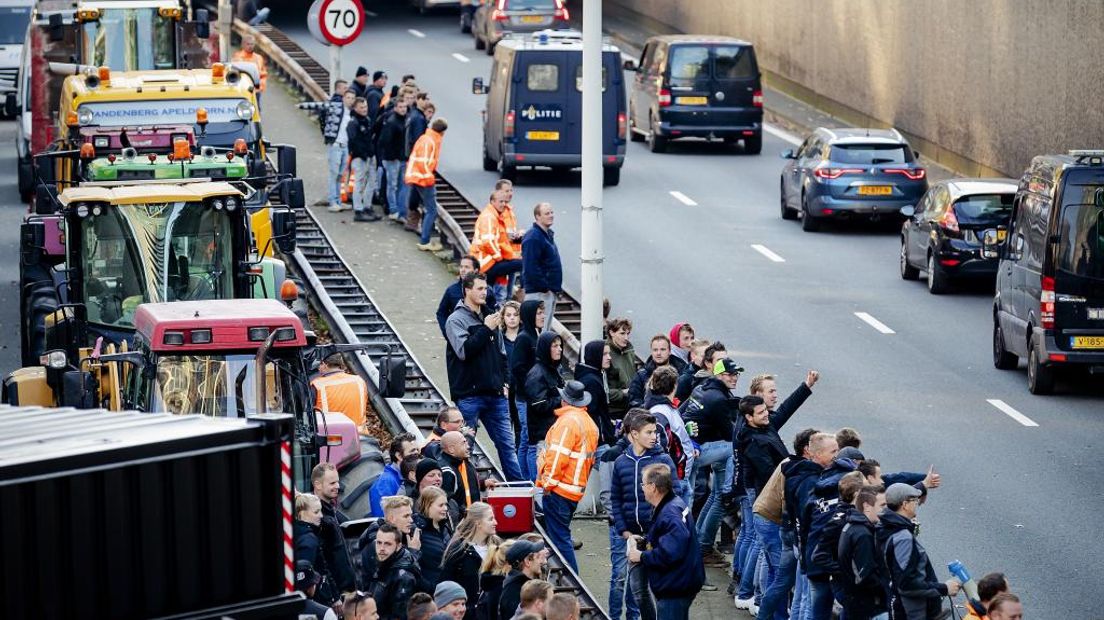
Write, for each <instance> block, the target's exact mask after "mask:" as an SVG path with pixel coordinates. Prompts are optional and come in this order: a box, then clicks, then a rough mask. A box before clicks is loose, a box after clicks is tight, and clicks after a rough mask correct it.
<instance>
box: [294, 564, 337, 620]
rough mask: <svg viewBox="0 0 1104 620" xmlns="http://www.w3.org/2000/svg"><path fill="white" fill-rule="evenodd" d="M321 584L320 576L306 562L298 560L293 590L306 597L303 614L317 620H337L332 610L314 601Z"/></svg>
mask: <svg viewBox="0 0 1104 620" xmlns="http://www.w3.org/2000/svg"><path fill="white" fill-rule="evenodd" d="M321 582H322V576H321V575H319V574H318V573H317V572H315V570H314V567H313V566H311V563H310V562H309V561H308V560H299V561H298V562H296V563H295V589H296V590H298V591H300V592H302V593H303V595H304V596H306V597H307V600H306V601H305V602H304V603H303V612H304V613H306V614H313V615H314V617H315V618H318V620H337V614H336V613H334V610H333V609H331V608H329V607H326V606H325V605H323V604H322V603H319V602H318V601H316V600H314V592H315V590H317V589H318V584H319V583H321Z"/></svg>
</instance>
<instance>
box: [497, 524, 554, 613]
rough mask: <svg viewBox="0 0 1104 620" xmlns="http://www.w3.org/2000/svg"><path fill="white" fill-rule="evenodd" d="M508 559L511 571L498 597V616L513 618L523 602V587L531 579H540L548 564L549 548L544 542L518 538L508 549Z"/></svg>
mask: <svg viewBox="0 0 1104 620" xmlns="http://www.w3.org/2000/svg"><path fill="white" fill-rule="evenodd" d="M506 561H507V562H509V563H510V573H509V574H508V575H506V580H505V581H503V582H502V593H501V594H500V595H499V598H498V617H499V618H513V617H514V612H516V611H517V609H518V605H520V604H521V587H522V586H524V585H525V584H526V583H527V582H528V581H529V580H531V579H540V578H541V576H542V575H543V574H544V567H545V565H546V564H548V550H547V549H545V547H544V543H543V542H533V541H530V540H525V539H518V540H517V541H515V542H514V544H513V545H510V548H509V550H507V551H506Z"/></svg>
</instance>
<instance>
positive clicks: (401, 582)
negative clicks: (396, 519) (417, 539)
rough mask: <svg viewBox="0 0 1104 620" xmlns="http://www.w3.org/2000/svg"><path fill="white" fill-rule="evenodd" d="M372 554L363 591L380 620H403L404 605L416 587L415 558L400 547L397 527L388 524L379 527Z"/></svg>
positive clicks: (416, 567)
mask: <svg viewBox="0 0 1104 620" xmlns="http://www.w3.org/2000/svg"><path fill="white" fill-rule="evenodd" d="M375 553H376V566H375V570H374V571H373V572H372V574H370V575H368V576H367V577H368V579H367V581H368V587H367V591H368V593H369V594H371V596H372V599H374V600H375V601H376V608H377V610H378V612H379V617H380V620H406V602H407V600H409V599H410V596H411V595H413V594H414V592H415V591H416V589H417V587H418V577H419V572H420V570H419V568H418V558H417V556H416V555H415V554H414V553H412V552H411V551H410V549H408V548H407V547H406V546H405V545H403V543H402V532H400V531H399V528H397V527H395V526H394V525H391V524H390V523H385V524H383V525H381V526H380V528H379V532H378V533H377V534H376V540H375Z"/></svg>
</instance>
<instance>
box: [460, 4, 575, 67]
mask: <svg viewBox="0 0 1104 620" xmlns="http://www.w3.org/2000/svg"><path fill="white" fill-rule="evenodd" d="M570 17H571V16H570V13H569V12H568V10H567V7H566V6H564V0H486V1H485V2H484V3H483V4H482V6H480V7H479V8H478V9H476V11H475V19H474V20H473V22H472V38H473V39H474V40H475V49H477V50H486V51H487V55H488V56H491V55H493V54H494V46H495V45H496V44H497V43H498V42H499V41H501V40H502V37H504V36H506V33H508V32H536V31H538V30H547V29H559V28H567V27H568V20H569V19H570Z"/></svg>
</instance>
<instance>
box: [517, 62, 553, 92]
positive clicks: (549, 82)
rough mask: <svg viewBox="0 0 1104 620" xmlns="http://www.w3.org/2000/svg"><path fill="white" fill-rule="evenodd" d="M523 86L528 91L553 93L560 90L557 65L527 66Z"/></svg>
mask: <svg viewBox="0 0 1104 620" xmlns="http://www.w3.org/2000/svg"><path fill="white" fill-rule="evenodd" d="M525 84H526V86H528V88H529V90H530V91H536V92H554V91H557V90H559V89H560V66H559V65H538V64H532V65H529V68H528V70H527V76H526V79H525Z"/></svg>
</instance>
